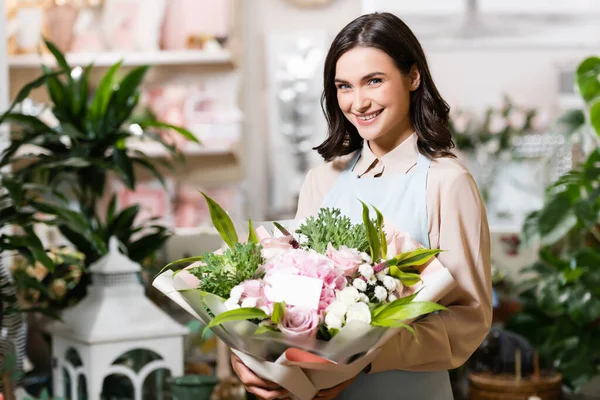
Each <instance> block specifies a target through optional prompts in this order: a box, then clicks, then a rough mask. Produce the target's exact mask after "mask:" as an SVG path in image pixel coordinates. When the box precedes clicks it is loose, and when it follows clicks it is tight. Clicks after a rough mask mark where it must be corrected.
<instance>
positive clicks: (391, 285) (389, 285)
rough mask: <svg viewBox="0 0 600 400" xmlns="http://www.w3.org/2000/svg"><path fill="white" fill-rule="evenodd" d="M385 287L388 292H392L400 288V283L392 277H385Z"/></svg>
mask: <svg viewBox="0 0 600 400" xmlns="http://www.w3.org/2000/svg"><path fill="white" fill-rule="evenodd" d="M383 286H385V287H386V289H387V290H390V291H391V290H394V289H396V288H397V287H398V283H397V282H396V278H394V277H392V276H385V277H384V278H383Z"/></svg>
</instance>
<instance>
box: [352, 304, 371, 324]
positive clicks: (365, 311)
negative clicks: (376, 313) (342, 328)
mask: <svg viewBox="0 0 600 400" xmlns="http://www.w3.org/2000/svg"><path fill="white" fill-rule="evenodd" d="M352 321H360V322H364V323H365V324H370V323H371V310H369V306H368V305H367V304H365V303H356V304H352V305H351V306H350V307H349V308H348V314H346V323H347V324H349V323H350V322H352Z"/></svg>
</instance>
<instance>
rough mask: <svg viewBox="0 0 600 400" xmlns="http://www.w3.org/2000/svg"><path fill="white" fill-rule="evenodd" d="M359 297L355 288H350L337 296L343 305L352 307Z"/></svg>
mask: <svg viewBox="0 0 600 400" xmlns="http://www.w3.org/2000/svg"><path fill="white" fill-rule="evenodd" d="M358 295H359V293H358V289H356V288H355V287H354V286H348V287H346V288H344V289H343V290H342V291H341V292H339V293H338V294H337V298H338V300H339V301H341V302H342V303H344V304H346V305H350V304H354V303H356V302H357V301H358V297H359V296H358Z"/></svg>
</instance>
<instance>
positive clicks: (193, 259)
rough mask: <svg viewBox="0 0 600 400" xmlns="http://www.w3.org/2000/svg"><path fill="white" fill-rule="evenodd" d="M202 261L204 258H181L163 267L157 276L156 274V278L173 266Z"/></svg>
mask: <svg viewBox="0 0 600 400" xmlns="http://www.w3.org/2000/svg"><path fill="white" fill-rule="evenodd" d="M203 260H204V256H194V257H188V258H181V259H179V260H176V261H173V262H170V263H168V264H167V265H165V266H164V267H163V268H162V269H161V270H160V271H159V272H158V274H156V276H158V275H160V274H162V273H163V272H164V271H166V270H167V269H169V268H171V267H173V266H175V265H179V264H187V263H193V262H196V261H203Z"/></svg>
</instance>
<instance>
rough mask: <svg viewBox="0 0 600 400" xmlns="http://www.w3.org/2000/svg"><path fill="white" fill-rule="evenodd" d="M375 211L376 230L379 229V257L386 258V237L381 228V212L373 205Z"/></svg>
mask: <svg viewBox="0 0 600 400" xmlns="http://www.w3.org/2000/svg"><path fill="white" fill-rule="evenodd" d="M373 209H374V210H375V213H377V230H378V231H379V242H380V243H381V258H382V259H384V260H385V259H387V239H386V237H385V231H384V230H383V214H382V213H381V211H379V210H378V209H377V207H375V206H373Z"/></svg>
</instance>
